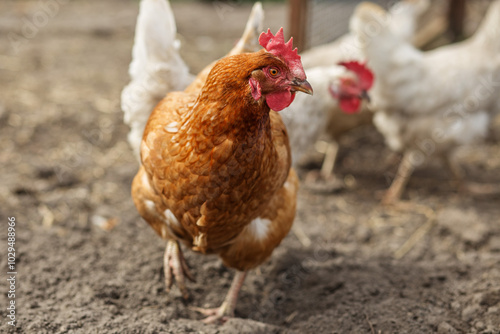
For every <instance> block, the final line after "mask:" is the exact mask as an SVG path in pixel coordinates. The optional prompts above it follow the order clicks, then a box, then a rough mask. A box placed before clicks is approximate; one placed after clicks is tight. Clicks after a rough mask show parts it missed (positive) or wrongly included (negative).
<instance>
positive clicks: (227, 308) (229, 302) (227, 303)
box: [192, 271, 247, 324]
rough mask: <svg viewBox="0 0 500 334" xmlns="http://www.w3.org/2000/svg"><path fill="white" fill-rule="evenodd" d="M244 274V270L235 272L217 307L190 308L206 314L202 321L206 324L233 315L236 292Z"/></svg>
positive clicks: (238, 290)
mask: <svg viewBox="0 0 500 334" xmlns="http://www.w3.org/2000/svg"><path fill="white" fill-rule="evenodd" d="M246 275H247V272H246V271H238V272H236V275H235V276H234V279H233V282H232V283H231V287H230V288H229V291H228V292H227V295H226V298H224V302H223V303H222V305H221V306H219V307H218V308H212V309H205V308H201V307H192V309H193V310H195V311H197V312H200V313H201V314H204V315H206V316H207V317H206V318H205V319H203V322H204V323H206V324H212V323H215V322H217V321H222V322H225V321H227V320H228V319H229V318H232V317H234V309H235V307H236V301H237V300H238V293H239V292H240V289H241V286H242V285H243V282H244V281H245V277H246Z"/></svg>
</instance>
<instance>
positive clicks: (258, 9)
mask: <svg viewBox="0 0 500 334" xmlns="http://www.w3.org/2000/svg"><path fill="white" fill-rule="evenodd" d="M263 29H264V10H263V9H262V4H261V3H260V2H256V3H255V4H254V5H253V8H252V12H251V13H250V17H249V18H248V21H247V24H246V27H245V31H244V32H243V35H242V36H241V38H240V40H239V41H238V43H237V44H236V45H235V47H234V48H233V49H232V50H231V51H229V54H228V55H230V56H231V55H235V54H240V53H244V52H255V51H258V50H259V49H260V48H261V47H260V45H259V36H260V33H261V32H262V30H263Z"/></svg>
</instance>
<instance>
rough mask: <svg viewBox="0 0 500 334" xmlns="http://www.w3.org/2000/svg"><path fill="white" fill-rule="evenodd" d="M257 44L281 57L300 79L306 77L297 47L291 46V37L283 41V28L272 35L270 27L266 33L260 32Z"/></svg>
mask: <svg viewBox="0 0 500 334" xmlns="http://www.w3.org/2000/svg"><path fill="white" fill-rule="evenodd" d="M259 44H260V45H261V46H262V47H263V48H264V49H266V51H267V52H269V53H272V54H273V55H275V56H278V57H281V58H282V59H283V60H284V61H285V62H286V63H287V65H288V68H290V70H291V71H292V73H293V74H294V75H295V76H296V77H297V78H299V79H301V80H305V79H306V73H305V72H304V68H303V67H302V62H301V61H300V56H299V54H298V52H297V48H295V49H294V48H293V37H291V38H290V40H289V41H288V42H287V43H285V38H284V36H283V28H280V30H278V32H277V33H276V35H273V33H272V32H271V29H267V33H264V32H263V33H261V34H260V36H259Z"/></svg>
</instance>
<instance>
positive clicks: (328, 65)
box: [281, 0, 429, 190]
mask: <svg viewBox="0 0 500 334" xmlns="http://www.w3.org/2000/svg"><path fill="white" fill-rule="evenodd" d="M428 6H429V1H428V0H405V1H401V2H399V3H397V4H396V5H394V6H393V7H392V8H391V9H390V15H389V16H388V18H387V20H386V21H385V22H384V24H385V26H386V27H387V29H389V30H390V31H391V32H392V33H393V34H395V35H397V36H398V37H399V38H400V39H402V40H408V41H410V40H411V39H412V37H413V36H414V33H415V29H416V22H417V19H418V17H419V16H420V15H421V14H422V13H423V12H425V11H426V9H427V8H428ZM356 43H357V41H356V39H355V37H354V34H352V33H349V34H346V35H345V36H343V37H341V38H340V39H338V40H337V41H335V42H333V43H330V44H327V45H324V46H319V47H316V48H313V49H311V50H308V51H306V52H304V53H303V54H302V55H301V57H302V62H303V64H304V67H305V68H306V73H307V77H308V79H309V81H310V83H311V85H312V86H313V87H314V96H305V95H304V94H302V95H298V96H297V97H296V99H295V102H294V104H292V105H291V106H290V107H289V108H287V109H285V110H283V111H282V112H281V114H282V116H283V120H284V122H285V124H286V126H287V129H288V131H289V136H290V146H291V148H292V158H293V163H294V165H295V166H296V165H297V164H298V163H299V162H300V161H301V159H302V158H303V156H304V154H305V153H307V152H308V151H310V150H311V149H312V148H313V145H314V143H315V142H316V141H317V140H318V139H319V138H320V137H321V136H324V135H326V136H328V137H330V139H333V142H332V143H331V144H330V145H329V146H328V147H327V151H326V156H325V160H324V162H323V166H322V169H321V174H320V176H321V178H322V181H328V182H318V183H316V184H313V185H311V186H313V187H314V188H316V189H317V188H318V187H319V188H320V189H322V190H333V189H334V188H336V187H337V186H338V185H339V184H338V182H336V180H335V178H334V177H333V173H332V172H333V167H334V163H335V159H336V155H337V150H338V145H337V143H338V141H339V140H340V138H341V137H342V135H343V134H344V133H346V132H348V131H350V130H352V129H354V128H357V127H359V126H362V125H366V124H371V123H372V116H373V115H372V113H371V112H369V111H368V110H367V108H366V105H363V106H362V108H361V112H359V113H353V112H355V111H357V110H358V108H359V107H360V101H361V99H362V98H363V97H366V91H367V90H368V89H369V88H370V86H371V82H372V81H373V76H371V74H370V70H369V69H365V68H364V67H362V66H361V68H360V67H356V68H357V69H359V70H358V71H357V72H356V71H353V70H352V68H351V69H349V68H348V67H346V66H343V65H340V64H339V62H341V61H362V60H363V59H364V56H363V54H362V53H361V52H360V47H359V45H357V44H356ZM366 76H371V77H368V78H367V77H366ZM353 86H354V87H358V89H357V90H355V91H354V92H352V88H353ZM359 86H362V87H359ZM353 93H354V94H353ZM343 97H351V99H350V101H351V103H348V104H347V105H344V104H343V103H342V100H343V99H342V98H343ZM356 101H357V102H356ZM339 102H340V103H339ZM352 102H354V104H355V105H352ZM346 112H348V113H346Z"/></svg>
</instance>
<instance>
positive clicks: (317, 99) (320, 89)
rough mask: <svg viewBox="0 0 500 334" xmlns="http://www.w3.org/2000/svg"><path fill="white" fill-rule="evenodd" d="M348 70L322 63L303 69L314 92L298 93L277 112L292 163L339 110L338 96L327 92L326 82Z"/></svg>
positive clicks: (312, 142)
mask: <svg viewBox="0 0 500 334" xmlns="http://www.w3.org/2000/svg"><path fill="white" fill-rule="evenodd" d="M347 72H348V70H347V69H346V68H345V67H344V66H324V67H315V68H312V69H309V70H306V73H307V80H308V81H309V83H310V84H311V86H312V87H313V88H314V96H311V95H306V94H297V95H296V96H295V100H294V102H293V103H292V104H291V105H290V106H289V107H288V108H286V109H284V110H283V111H281V112H280V114H281V116H282V119H283V122H284V123H285V125H286V127H287V130H288V135H289V139H290V147H291V150H292V161H293V164H294V165H296V164H297V163H298V161H299V160H300V159H301V157H302V155H303V154H304V153H307V150H308V149H311V148H312V147H313V145H314V143H315V142H316V141H317V140H318V138H319V136H320V135H321V134H322V133H324V132H325V130H326V127H327V123H328V119H329V117H330V116H331V115H332V114H333V113H335V110H338V112H339V113H342V111H341V110H339V108H338V102H337V100H336V99H334V98H333V97H332V96H331V95H330V93H329V92H328V86H329V85H331V84H332V83H333V82H334V81H335V80H338V78H339V77H341V76H344V75H346V74H347ZM332 109H333V110H332ZM346 116H349V115H346ZM340 117H342V115H341V116H340Z"/></svg>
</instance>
